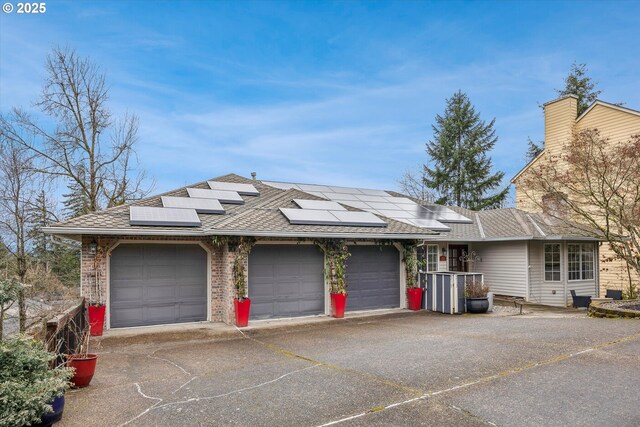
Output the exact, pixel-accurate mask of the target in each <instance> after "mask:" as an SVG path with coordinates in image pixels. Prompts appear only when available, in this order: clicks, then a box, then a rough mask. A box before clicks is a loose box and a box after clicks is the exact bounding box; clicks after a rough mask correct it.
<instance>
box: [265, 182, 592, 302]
mask: <svg viewBox="0 0 640 427" xmlns="http://www.w3.org/2000/svg"><path fill="white" fill-rule="evenodd" d="M265 182H267V183H268V184H269V185H273V186H276V187H278V188H282V189H292V188H294V189H300V190H304V191H307V192H309V193H310V194H313V195H316V196H318V197H324V198H327V199H329V200H334V201H338V202H340V203H343V204H347V205H349V206H353V207H358V208H360V209H363V210H366V211H368V212H371V213H374V214H376V215H380V216H384V217H390V218H394V219H396V220H398V221H407V222H408V223H410V224H414V225H417V226H421V227H426V228H428V229H430V230H432V231H437V232H438V234H437V235H431V236H429V237H428V238H427V239H425V241H424V244H423V253H422V256H423V259H424V264H425V271H427V272H433V271H451V272H455V271H464V272H477V273H482V274H483V275H484V281H485V283H486V284H487V285H489V286H490V288H491V291H492V292H494V293H495V294H498V295H505V296H513V297H518V298H523V299H524V300H526V301H529V302H534V303H539V304H546V305H555V306H567V305H570V304H571V302H572V300H571V295H570V291H571V290H575V291H576V294H578V295H589V296H596V295H598V292H599V290H598V266H597V262H598V251H599V241H598V240H597V239H595V238H594V237H593V234H589V233H586V232H585V229H584V227H576V226H574V225H572V224H571V223H570V222H568V221H563V220H560V219H557V218H553V217H551V216H549V215H545V214H542V213H527V212H524V211H522V210H519V209H492V210H486V211H478V212H476V211H471V210H468V209H464V208H458V207H448V208H445V207H443V206H438V205H434V204H425V203H421V206H422V207H424V208H426V210H427V211H428V212H430V213H427V214H426V215H425V216H420V217H419V218H418V219H415V218H413V219H411V218H407V217H406V215H405V212H403V211H394V210H390V209H389V208H388V207H386V206H384V205H380V204H379V203H380V202H362V201H353V200H349V199H346V198H345V197H346V196H343V195H342V194H339V193H338V194H336V193H333V192H326V191H323V186H318V185H310V184H295V183H284V182H272V181H265ZM386 193H387V194H389V195H391V196H395V197H407V196H405V195H403V194H400V193H396V192H393V191H387V192H386ZM414 201H416V202H419V201H417V200H415V199H414ZM385 208H386V209H385ZM545 260H546V261H545Z"/></svg>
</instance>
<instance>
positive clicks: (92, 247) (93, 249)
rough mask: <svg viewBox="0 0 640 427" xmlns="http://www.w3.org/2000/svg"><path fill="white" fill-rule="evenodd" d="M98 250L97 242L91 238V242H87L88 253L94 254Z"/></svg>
mask: <svg viewBox="0 0 640 427" xmlns="http://www.w3.org/2000/svg"><path fill="white" fill-rule="evenodd" d="M97 252H98V244H97V243H96V241H95V240H92V241H91V243H89V253H90V254H91V255H95V254H96V253H97Z"/></svg>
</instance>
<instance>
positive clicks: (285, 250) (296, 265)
mask: <svg viewBox="0 0 640 427" xmlns="http://www.w3.org/2000/svg"><path fill="white" fill-rule="evenodd" d="M323 264H324V256H323V254H322V251H320V249H318V247H316V246H315V245H258V246H255V247H254V248H253V250H252V251H251V253H250V254H249V298H251V318H252V319H268V318H275V317H293V316H305V315H311V314H320V313H324V279H323Z"/></svg>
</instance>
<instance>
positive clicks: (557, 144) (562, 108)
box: [544, 98, 578, 155]
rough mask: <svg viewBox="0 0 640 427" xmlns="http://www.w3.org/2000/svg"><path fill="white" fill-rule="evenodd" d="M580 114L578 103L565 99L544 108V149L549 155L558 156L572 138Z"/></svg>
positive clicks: (574, 100)
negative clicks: (577, 116)
mask: <svg viewBox="0 0 640 427" xmlns="http://www.w3.org/2000/svg"><path fill="white" fill-rule="evenodd" d="M577 113H578V101H577V100H576V99H575V98H564V99H560V100H558V101H556V102H554V103H551V104H547V105H546V106H545V107H544V148H545V152H546V153H547V154H552V155H556V154H558V153H560V152H562V148H563V147H564V145H565V144H566V143H567V141H568V140H569V138H571V132H572V131H573V125H574V123H575V120H576V115H577Z"/></svg>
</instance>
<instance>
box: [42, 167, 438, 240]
mask: <svg viewBox="0 0 640 427" xmlns="http://www.w3.org/2000/svg"><path fill="white" fill-rule="evenodd" d="M212 180H215V181H224V182H234V183H248V184H253V185H254V186H255V187H256V189H257V190H258V191H259V192H260V195H259V196H257V197H253V196H245V197H244V201H245V203H244V204H243V205H235V204H223V206H224V208H225V214H224V215H215V214H203V213H200V214H198V216H199V217H200V221H201V223H202V224H201V226H199V227H167V226H143V225H131V224H130V223H129V207H130V206H150V207H162V200H161V196H178V197H188V193H187V187H188V188H203V189H207V188H209V186H208V184H207V181H203V182H199V183H197V184H193V185H189V186H187V187H182V188H179V189H177V190H173V191H169V192H167V193H164V194H159V195H157V196H153V197H149V198H145V199H143V200H139V201H136V202H133V203H129V204H126V205H122V206H117V207H114V208H110V209H105V210H102V211H98V212H93V213H90V214H87V215H83V216H80V217H77V218H73V219H69V220H67V221H63V222H59V223H57V224H54V225H52V226H50V227H46V228H44V231H45V232H46V233H49V234H56V235H64V236H67V237H72V238H79V236H81V235H107V234H108V235H149V236H151V235H153V236H209V235H250V236H264V237H267V236H268V237H334V238H358V239H367V238H368V239H426V238H429V237H430V236H431V235H433V234H435V233H433V232H432V231H430V230H427V229H424V228H420V227H416V226H413V225H410V224H405V223H403V222H399V221H395V220H392V219H389V218H383V219H384V221H385V222H386V223H387V226H386V227H356V226H336V225H333V226H327V225H294V224H290V223H289V221H288V220H287V219H286V218H285V217H284V215H282V213H281V212H280V208H297V205H295V204H294V203H293V199H296V198H298V199H310V200H323V199H321V198H320V197H317V196H314V195H311V194H308V193H304V192H302V191H300V190H295V189H292V190H281V189H278V188H274V187H271V186H269V185H266V184H263V183H262V182H260V181H254V180H250V179H247V178H244V177H242V176H239V175H235V174H229V175H224V176H220V177H217V178H213V179H212ZM345 208H346V209H348V210H350V211H359V209H355V208H352V207H347V206H345Z"/></svg>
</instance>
